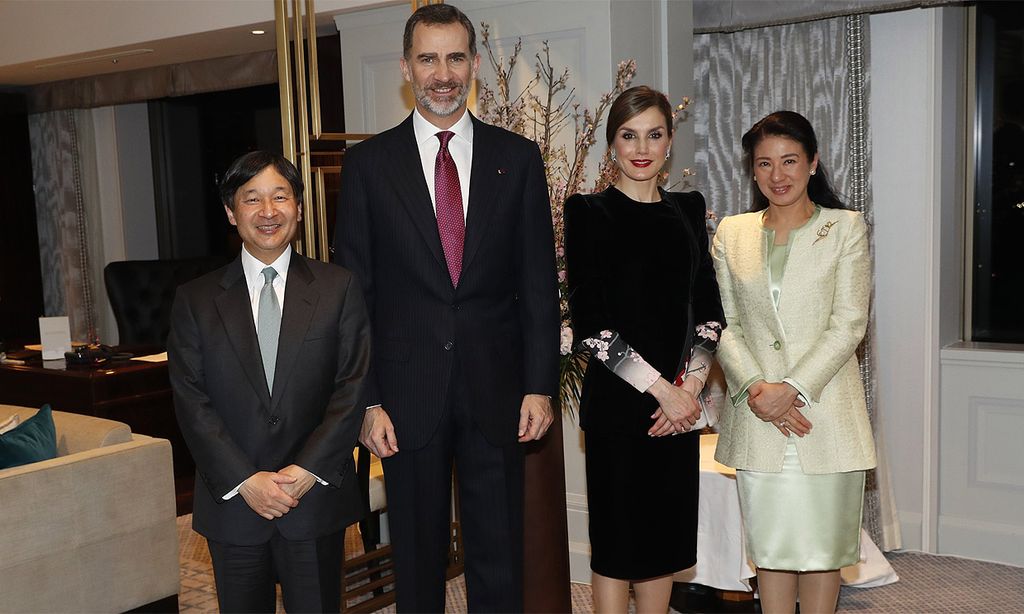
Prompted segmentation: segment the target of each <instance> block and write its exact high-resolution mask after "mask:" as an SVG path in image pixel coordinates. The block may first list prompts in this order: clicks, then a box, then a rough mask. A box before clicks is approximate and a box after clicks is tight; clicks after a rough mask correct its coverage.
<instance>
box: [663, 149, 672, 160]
mask: <svg viewBox="0 0 1024 614" xmlns="http://www.w3.org/2000/svg"><path fill="white" fill-rule="evenodd" d="M671 157H672V152H671V151H666V152H665V159H666V160H668V159H669V158H671Z"/></svg>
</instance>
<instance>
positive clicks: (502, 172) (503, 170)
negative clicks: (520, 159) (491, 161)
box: [498, 168, 508, 175]
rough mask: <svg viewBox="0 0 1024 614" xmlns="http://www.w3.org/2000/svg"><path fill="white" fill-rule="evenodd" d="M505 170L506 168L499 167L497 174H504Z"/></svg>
mask: <svg viewBox="0 0 1024 614" xmlns="http://www.w3.org/2000/svg"><path fill="white" fill-rule="evenodd" d="M507 172H508V171H506V170H505V169H503V168H499V169H498V174H499V175H504V174H505V173H507Z"/></svg>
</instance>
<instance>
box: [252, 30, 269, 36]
mask: <svg viewBox="0 0 1024 614" xmlns="http://www.w3.org/2000/svg"><path fill="white" fill-rule="evenodd" d="M252 33H253V34H255V35H256V36H259V35H261V34H266V33H267V32H266V30H253V31H252Z"/></svg>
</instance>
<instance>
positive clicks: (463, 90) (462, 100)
mask: <svg viewBox="0 0 1024 614" xmlns="http://www.w3.org/2000/svg"><path fill="white" fill-rule="evenodd" d="M437 87H450V88H453V89H454V88H458V89H459V95H458V96H456V97H455V98H452V99H450V100H449V101H448V102H442V101H438V100H434V99H433V98H431V97H430V90H431V89H433V88H437ZM412 93H413V95H414V96H415V97H416V102H418V103H420V105H421V106H422V107H423V108H425V109H426V110H428V111H430V112H431V113H433V114H434V115H436V116H438V117H448V116H449V115H451V114H452V113H455V112H456V111H458V110H459V109H461V108H462V107H463V106H464V105H465V104H466V101H467V100H469V88H468V87H466V86H465V84H463V83H462V82H460V81H444V82H440V81H435V82H434V83H432V84H431V85H430V87H426V88H420V87H418V86H416V84H413V86H412Z"/></svg>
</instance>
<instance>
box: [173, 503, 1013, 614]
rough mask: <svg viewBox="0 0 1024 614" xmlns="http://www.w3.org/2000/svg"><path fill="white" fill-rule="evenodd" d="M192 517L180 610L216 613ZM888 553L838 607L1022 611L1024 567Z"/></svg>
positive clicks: (581, 588)
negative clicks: (888, 567) (892, 572)
mask: <svg viewBox="0 0 1024 614" xmlns="http://www.w3.org/2000/svg"><path fill="white" fill-rule="evenodd" d="M191 521H192V517H191V516H181V517H179V518H178V537H179V543H180V545H181V550H180V559H181V593H180V595H179V598H178V604H179V611H180V612H182V613H183V614H185V613H187V614H198V613H200V612H203V613H205V612H216V610H217V595H216V592H215V590H214V585H213V570H212V569H211V567H210V553H209V551H208V550H207V548H206V541H205V540H204V539H203V538H202V536H200V535H198V534H196V533H195V532H193V531H192V525H191ZM345 543H346V551H347V552H351V553H352V555H353V556H354V555H355V554H358V553H359V551H360V550H361V547H360V546H359V539H358V536H357V534H356V533H355V530H354V529H349V532H348V533H347V534H346V539H345ZM886 558H888V559H889V562H890V563H891V564H892V566H893V567H894V568H895V569H896V573H898V574H899V576H900V581H899V582H897V583H895V584H890V585H888V586H882V587H879V588H869V589H856V588H844V589H843V592H842V594H841V595H840V597H839V611H840V612H863V613H869V614H876V613H879V614H881V613H885V614H888V613H899V614H918V613H920V614H945V613H950V614H953V613H971V614H974V613H992V614H996V613H998V614H1013V613H1020V614H1024V568H1021V567H1010V566H1008V565H997V564H995V563H985V562H983V561H975V560H971V559H960V558H956V557H949V556H933V555H927V554H921V553H917V552H895V553H892V552H891V553H888V554H887V555H886ZM278 599H279V601H278V611H279V612H283V611H284V610H283V609H282V608H281V605H280V596H279V598H278ZM572 610H573V612H592V611H593V600H592V598H591V594H590V587H589V586H586V585H583V584H573V585H572ZM394 611H395V610H394V606H392V607H389V608H384V609H382V610H379V612H383V613H388V614H391V613H392V612H394ZM445 611H447V612H454V613H462V612H465V611H466V589H465V584H464V582H463V578H462V577H461V576H460V577H458V578H454V579H453V580H451V581H449V582H448V587H447V602H446V606H445Z"/></svg>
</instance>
